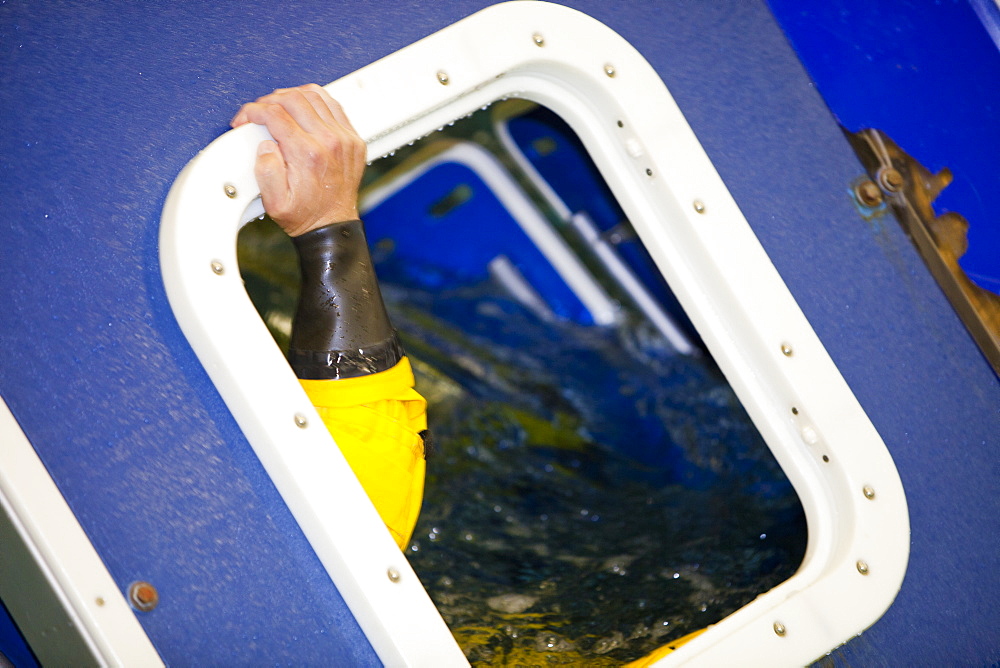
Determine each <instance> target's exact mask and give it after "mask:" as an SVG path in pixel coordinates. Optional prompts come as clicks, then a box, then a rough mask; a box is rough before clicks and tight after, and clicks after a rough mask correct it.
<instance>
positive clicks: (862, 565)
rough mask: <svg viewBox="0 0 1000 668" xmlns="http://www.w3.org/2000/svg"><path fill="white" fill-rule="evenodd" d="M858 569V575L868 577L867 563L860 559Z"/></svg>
mask: <svg viewBox="0 0 1000 668" xmlns="http://www.w3.org/2000/svg"><path fill="white" fill-rule="evenodd" d="M857 567H858V573H861V574H862V575H868V564H867V563H865V562H864V561H862V560H860V559H858V563H857Z"/></svg>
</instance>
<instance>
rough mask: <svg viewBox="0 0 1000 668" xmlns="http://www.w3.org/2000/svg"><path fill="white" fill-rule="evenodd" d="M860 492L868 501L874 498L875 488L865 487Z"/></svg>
mask: <svg viewBox="0 0 1000 668" xmlns="http://www.w3.org/2000/svg"><path fill="white" fill-rule="evenodd" d="M862 491H863V492H864V493H865V498H866V499H868V500H869V501H871V500H872V499H874V498H875V488H874V487H872V486H871V485H865V488H864V490H862Z"/></svg>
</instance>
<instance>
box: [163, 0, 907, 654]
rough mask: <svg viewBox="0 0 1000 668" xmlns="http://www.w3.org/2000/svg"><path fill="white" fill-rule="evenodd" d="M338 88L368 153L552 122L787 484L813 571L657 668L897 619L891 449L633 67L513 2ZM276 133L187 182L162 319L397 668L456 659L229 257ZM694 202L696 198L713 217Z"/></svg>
mask: <svg viewBox="0 0 1000 668" xmlns="http://www.w3.org/2000/svg"><path fill="white" fill-rule="evenodd" d="M535 35H539V36H541V38H542V46H539V45H538V44H537V43H536V40H535V39H534V36H535ZM608 72H610V73H613V76H612V75H611V74H608ZM439 73H444V74H446V75H447V82H448V83H447V84H442V83H440V78H441V77H439ZM401 84H405V87H406V90H405V94H400V86H401ZM328 89H329V91H330V92H331V93H332V94H333V96H334V97H336V98H337V99H338V100H339V101H340V102H341V103H342V104H343V106H344V108H345V109H346V111H347V113H348V115H349V116H350V117H351V119H352V121H353V123H354V125H355V127H356V128H357V129H358V131H359V132H360V134H361V135H362V136H363V137H365V138H367V140H368V144H369V156H373V157H377V156H379V155H382V154H387V153H389V152H390V151H392V150H394V149H396V148H398V147H400V146H403V145H405V144H407V143H408V142H410V141H413V140H415V139H417V138H420V137H422V136H424V135H426V134H429V133H431V132H433V131H434V130H435V129H437V128H439V127H443V126H445V125H446V124H447V123H448V122H449V121H451V120H453V119H455V118H458V117H461V116H463V115H465V114H467V113H470V112H471V111H473V110H475V109H477V108H480V107H482V106H486V105H488V104H490V103H491V102H493V101H495V100H497V99H502V98H504V97H507V96H519V97H523V98H526V99H530V100H533V101H535V102H538V103H540V104H544V105H546V106H548V107H549V108H550V109H552V110H553V111H555V112H556V113H558V114H560V115H561V116H562V117H563V119H565V120H566V121H567V122H568V123H569V124H570V126H571V127H573V129H574V131H575V132H576V133H577V135H578V136H579V137H580V138H581V139H582V141H583V142H584V144H585V145H586V147H587V149H588V150H589V151H590V154H591V156H592V157H593V158H594V159H595V162H596V163H597V165H598V167H599V168H600V169H601V172H602V174H603V175H604V177H605V179H606V180H607V181H608V183H609V185H610V186H611V189H612V191H613V192H614V193H615V195H616V197H617V198H618V200H619V202H620V203H621V204H622V207H623V208H624V210H625V212H626V214H627V215H628V217H629V219H630V220H631V221H632V223H633V226H634V227H635V229H636V231H637V232H638V234H639V235H640V236H641V238H642V239H643V241H644V243H645V245H646V247H647V249H648V250H649V251H650V253H651V254H652V256H653V257H654V259H655V260H656V262H657V264H658V266H659V267H660V269H661V271H662V272H663V274H664V276H665V278H666V279H667V281H668V283H669V284H670V286H671V288H672V289H673V291H674V293H675V294H676V296H677V297H678V299H679V300H680V302H681V304H682V305H683V306H684V308H685V309H686V311H687V312H688V314H689V316H690V317H691V319H692V321H693V323H694V324H695V326H696V327H697V328H698V331H699V333H700V334H701V336H702V338H703V340H704V342H705V343H706V345H707V346H708V348H709V350H710V352H711V353H712V355H713V357H714V358H715V360H716V361H717V362H718V364H719V365H720V367H721V368H722V369H723V371H724V372H725V373H726V375H727V378H728V379H729V382H730V383H731V385H732V386H733V388H734V390H735V391H736V393H737V395H738V396H739V397H740V399H741V401H742V402H743V404H744V406H745V407H746V409H747V411H748V413H749V414H750V416H751V418H752V419H753V420H754V423H755V424H756V426H757V428H758V430H759V431H760V432H761V434H762V436H763V437H764V439H765V440H766V441H767V443H768V445H769V447H770V448H771V450H772V452H773V453H774V455H775V457H776V458H777V460H778V462H779V463H780V464H781V466H782V468H783V469H784V471H785V473H786V474H787V475H788V477H789V479H790V480H791V482H792V483H793V485H794V486H795V489H796V491H797V493H798V495H799V498H800V500H801V501H802V504H803V507H804V509H805V513H806V517H807V521H808V525H809V542H808V547H807V550H806V556H805V560H804V561H803V563H802V566H801V568H800V569H799V571H798V572H797V573H796V574H795V575H794V576H793V577H792V578H790V579H789V580H787V581H786V582H784V583H783V584H781V585H779V586H778V587H776V588H774V589H773V590H771V591H770V592H767V593H766V594H764V595H762V596H760V597H758V598H757V599H756V600H754V601H753V602H752V603H750V604H748V605H747V606H745V607H744V608H742V609H740V610H739V611H737V612H736V613H734V614H732V615H730V616H729V617H727V618H726V619H724V620H722V621H721V622H719V623H718V624H716V625H715V626H713V627H712V628H711V629H710V630H709V631H707V632H706V633H704V634H702V635H701V636H699V637H698V638H696V639H694V640H693V641H691V642H690V643H688V644H687V645H685V646H683V647H682V648H681V649H680V650H678V651H677V652H674V653H673V654H671V655H669V656H667V657H665V658H664V659H663V660H662V661H661V662H660V663H659V665H662V666H674V665H682V664H684V665H687V664H690V665H741V666H747V665H761V666H781V665H802V664H805V663H809V662H811V661H813V660H814V659H816V658H817V657H819V656H821V655H822V654H823V653H824V652H827V651H830V650H832V649H833V648H835V647H836V646H838V645H840V644H842V643H844V642H846V641H847V640H849V639H850V638H852V637H853V636H854V635H856V634H858V633H860V632H862V631H863V630H864V629H865V628H867V627H868V626H870V625H871V624H873V623H874V622H875V621H876V620H877V619H878V618H879V617H880V616H881V615H882V614H883V613H884V611H885V610H886V609H887V608H888V607H889V605H890V604H891V603H892V601H893V599H894V597H895V595H896V593H897V592H898V590H899V587H900V585H901V582H902V579H903V576H904V574H905V571H906V563H907V559H908V556H909V519H908V514H907V508H906V500H905V497H904V493H903V488H902V484H901V482H900V479H899V475H898V473H897V471H896V468H895V466H894V464H893V462H892V459H891V457H890V455H889V452H888V450H887V449H886V447H885V444H884V443H883V441H882V440H881V438H880V437H879V435H878V433H877V432H876V431H875V429H874V427H873V425H872V424H871V422H870V420H869V419H868V417H867V416H866V415H865V413H864V410H863V409H862V407H861V406H860V404H859V403H858V401H857V399H856V398H855V397H854V395H853V394H852V392H851V390H850V388H849V387H848V386H847V384H846V382H845V381H844V379H843V377H842V376H841V375H840V373H839V372H838V370H837V368H836V366H835V365H834V363H833V361H832V360H831V359H830V357H829V355H828V354H827V352H826V351H825V349H824V348H823V345H822V343H821V342H820V341H819V339H818V337H817V336H816V334H815V332H814V331H813V330H812V328H811V327H810V326H809V323H808V322H807V321H806V319H805V317H804V315H803V314H802V312H801V310H800V309H799V308H798V306H797V304H796V303H795V300H794V298H793V297H792V295H791V293H790V292H789V291H788V289H787V287H786V286H785V285H784V283H783V282H782V280H781V278H780V276H779V275H778V273H777V271H776V270H775V269H774V267H773V265H772V264H771V262H770V260H769V259H768V257H767V254H766V253H765V252H764V250H763V248H762V247H761V245H760V243H759V242H758V240H757V239H756V237H755V236H754V234H753V231H752V230H751V228H750V225H749V224H748V223H747V221H746V219H745V218H744V217H743V215H742V213H741V212H740V210H739V208H738V207H737V205H736V203H735V202H734V201H733V199H732V197H731V195H730V194H729V192H728V190H727V189H726V187H725V184H724V183H723V182H722V180H721V179H720V178H719V176H718V174H717V173H716V171H715V169H714V168H713V166H712V164H711V162H710V160H709V159H708V157H707V155H706V154H705V152H704V151H703V149H702V148H701V146H700V145H699V143H698V141H697V138H696V137H695V135H694V133H693V132H692V131H691V128H690V127H689V126H688V124H687V123H686V122H685V120H684V118H683V116H682V114H681V112H680V110H679V109H678V108H677V106H676V104H675V103H674V101H673V99H672V98H671V96H670V94H669V92H668V91H667V89H666V87H665V86H664V84H663V82H662V81H661V80H660V78H659V77H658V76H657V74H656V72H655V71H654V70H653V68H652V67H651V66H650V65H649V64H648V63H647V62H646V61H645V60H644V59H643V58H642V56H641V55H640V54H639V53H638V52H636V51H635V50H634V49H633V48H632V47H631V46H630V45H629V44H628V43H627V42H626V41H625V40H623V39H622V38H621V37H619V36H618V35H617V34H615V33H614V32H613V31H611V30H610V29H608V28H607V27H605V26H603V25H602V24H600V23H598V22H597V21H594V20H593V19H591V18H589V17H587V16H585V15H583V14H581V13H579V12H577V11H575V10H572V9H568V8H565V7H562V6H559V5H554V4H548V3H545V2H540V1H538V2H511V3H505V4H500V5H496V6H493V7H490V8H488V9H486V10H483V11H482V12H480V13H477V14H474V15H472V16H470V17H469V18H467V19H464V20H463V21H460V22H458V23H456V24H455V25H453V26H450V27H449V28H447V29H445V30H443V31H441V32H439V33H436V34H434V35H432V36H430V37H428V38H426V39H424V40H421V41H420V42H417V43H415V44H413V45H411V46H409V47H407V48H405V49H402V50H401V51H399V52H397V53H395V54H393V55H391V56H389V57H387V58H385V59H383V60H381V61H378V62H376V63H373V64H372V65H370V66H368V67H365V68H362V69H361V70H358V71H356V72H354V73H352V74H350V75H348V76H346V77H344V78H342V79H340V80H338V81H336V82H334V83H332V84H330V85H329V86H328ZM619 120H621V121H622V125H623V127H621V128H619V127H618V126H617V121H619ZM265 137H266V133H265V132H264V130H263V129H262V128H259V127H256V126H246V127H243V128H239V129H237V130H234V131H231V132H228V133H226V134H225V135H223V136H222V137H220V138H219V139H218V140H216V141H215V142H213V143H212V144H211V145H210V146H209V147H208V148H206V149H205V150H204V151H203V152H202V153H201V154H199V156H197V158H196V159H194V160H193V161H192V162H191V163H190V164H189V165H188V166H187V167H186V168H185V169H184V171H183V172H182V173H181V175H180V176H179V177H178V179H177V181H176V182H175V184H174V187H173V189H172V190H171V192H170V196H169V197H168V200H167V204H166V206H165V208H164V213H163V220H162V227H161V237H160V242H161V263H162V271H163V278H164V283H165V285H166V289H167V294H168V296H169V299H170V303H171V305H172V306H173V308H174V312H175V314H176V316H177V319H178V321H179V323H180V325H181V327H182V329H183V330H184V332H185V334H186V335H187V337H188V340H189V341H190V342H191V345H192V347H193V348H194V350H195V352H196V353H197V354H198V356H199V358H200V359H201V361H202V363H203V364H204V365H205V368H206V369H207V371H208V373H209V374H210V375H211V377H212V379H213V380H214V381H215V383H216V386H217V387H218V388H219V391H220V393H221V394H222V396H223V398H224V399H225V401H226V403H227V404H228V406H229V407H230V409H231V410H232V412H233V414H234V416H235V417H236V419H237V421H238V422H239V424H240V425H241V427H242V428H243V431H244V433H245V434H246V436H247V438H248V439H249V441H250V443H251V444H252V445H253V447H254V450H255V451H256V452H257V454H258V456H259V457H260V459H261V462H262V463H263V465H264V466H265V468H266V469H267V471H268V472H269V474H270V475H271V477H272V479H273V480H274V482H275V485H276V486H277V488H278V490H279V491H280V492H281V494H282V496H283V498H284V499H285V501H286V503H287V504H288V506H289V508H290V509H291V511H292V513H293V514H294V516H295V517H296V519H297V520H298V522H299V524H300V526H301V527H302V529H303V531H304V532H305V535H306V536H307V537H308V538H309V540H310V541H311V543H312V545H313V548H314V549H315V551H316V553H317V554H318V555H319V558H320V559H321V561H322V562H323V564H324V565H325V566H326V568H327V571H328V572H329V574H330V576H331V578H332V579H333V581H334V582H335V583H336V584H337V587H338V588H339V589H340V591H341V593H342V594H343V596H344V598H345V600H346V601H347V603H348V605H349V606H350V608H351V610H352V612H353V613H354V614H355V616H356V617H357V619H358V621H359V623H360V624H361V626H362V628H363V629H364V630H365V632H366V634H367V635H368V637H369V639H370V641H371V642H372V644H373V646H374V647H375V650H376V652H378V654H379V656H380V657H381V658H382V659H383V661H385V662H386V663H388V664H392V665H399V664H407V665H450V664H461V663H464V658H463V657H462V656H461V653H460V651H459V650H458V648H457V646H455V643H454V640H453V639H452V638H451V637H450V635H448V633H447V628H446V627H445V626H444V624H443V622H441V620H440V617H439V616H438V614H437V613H436V611H434V609H433V606H432V605H431V603H430V600H429V599H428V598H427V596H426V593H425V592H424V591H423V589H422V587H420V584H419V582H417V581H416V578H415V576H414V574H413V572H412V570H410V568H409V566H408V565H407V564H406V560H405V559H404V558H403V557H402V555H401V554H400V553H399V551H398V550H397V549H396V548H395V547H394V545H393V544H392V542H391V540H390V539H389V537H388V534H387V533H386V532H385V531H384V530H382V529H381V525H380V523H379V521H378V518H377V515H376V514H375V512H374V509H373V508H372V507H371V505H370V504H369V503H368V501H367V499H366V498H365V497H364V494H363V491H362V490H361V488H360V486H359V485H358V484H357V482H356V480H355V479H354V477H353V475H351V473H350V470H349V468H348V467H347V465H346V463H345V462H344V461H343V458H342V457H340V455H339V453H338V452H337V451H336V448H334V447H332V442H331V439H330V437H329V435H328V434H326V432H325V430H324V429H322V428H321V427H320V425H321V423H320V421H319V418H318V416H317V415H316V414H315V412H314V411H313V409H312V407H311V406H309V404H308V400H307V399H306V397H305V395H304V393H303V392H302V391H301V389H300V388H299V385H298V383H297V382H296V380H295V378H294V376H293V374H292V373H291V371H290V370H289V368H288V365H287V364H286V363H285V361H284V359H283V357H282V355H281V354H280V352H279V351H278V349H277V347H276V346H275V344H274V343H273V341H272V340H271V337H270V336H269V334H268V333H267V330H266V328H265V327H264V325H263V323H262V322H261V321H260V318H259V317H258V316H257V314H256V312H255V311H254V309H253V306H252V305H251V303H250V300H249V299H248V297H247V296H246V293H245V291H244V290H243V286H242V282H241V281H240V278H239V273H238V270H237V266H236V251H235V247H236V243H235V240H236V234H237V231H238V229H239V227H240V225H241V223H243V222H244V221H245V219H246V212H248V211H250V212H254V211H257V212H259V210H260V205H259V202H258V203H254V201H255V198H257V195H258V190H257V187H256V184H255V181H254V179H253V173H252V166H253V161H254V156H255V150H256V146H257V144H258V142H259V141H261V140H262V139H263V138H265ZM647 170H648V172H647ZM226 184H231V185H233V186H235V188H236V190H237V195H236V197H234V198H232V199H230V198H228V197H227V196H226V195H225V194H224V192H223V187H224V186H225V185H226ZM696 200H698V201H700V202H703V203H704V206H703V207H701V206H700V207H699V208H700V209H701V212H698V211H696V209H695V207H694V205H693V203H694V202H695V201H696ZM213 261H217V262H220V263H221V264H222V266H223V267H224V273H223V274H222V275H216V274H214V273H213V272H212V270H211V268H210V267H211V263H212V262H213ZM783 347H786V348H787V349H788V350H789V351H791V352H792V354H791V355H790V356H786V355H785V354H783V353H782V348H783ZM247 360H253V362H254V363H253V364H252V365H250V364H247ZM792 407H795V408H796V410H797V411H798V412H797V414H793V413H792V410H791V409H792ZM295 413H302V414H303V415H306V416H308V418H309V422H310V427H309V428H307V429H298V428H297V427H295V426H294V421H293V417H292V416H293V415H294V414H295ZM824 455H826V456H827V458H828V459H829V461H828V462H826V461H824V460H823V456H824ZM865 486H871V487H872V488H873V489H874V490H875V497H874V499H872V500H869V499H868V498H866V497H865V495H864V494H863V492H862V490H863V488H864V487H865ZM330 509H349V512H340V513H332V512H330ZM859 561H864V562H865V563H866V564H867V567H868V569H867V572H868V574H867V575H862V574H861V573H860V572H859V570H858V568H857V564H858V562H859ZM390 566H391V567H395V568H396V569H397V570H399V571H400V572H401V573H402V574H403V577H402V578H401V580H400V582H399V583H398V584H393V583H391V582H390V581H389V580H388V578H387V577H386V575H385V573H386V569H387V568H388V567H390ZM775 624H780V625H782V627H783V628H784V629H785V633H784V635H778V634H776V633H775V631H774V625H775Z"/></svg>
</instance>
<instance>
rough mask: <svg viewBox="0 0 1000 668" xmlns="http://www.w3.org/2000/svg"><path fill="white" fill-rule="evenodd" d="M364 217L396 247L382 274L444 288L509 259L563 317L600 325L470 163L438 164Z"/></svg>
mask: <svg viewBox="0 0 1000 668" xmlns="http://www.w3.org/2000/svg"><path fill="white" fill-rule="evenodd" d="M363 215H364V217H365V221H366V228H367V231H368V237H369V243H371V244H372V245H373V246H374V247H375V248H376V249H378V248H380V247H381V248H386V247H391V248H392V251H391V252H389V253H384V252H383V253H376V261H377V262H378V263H379V274H380V276H386V277H388V274H387V273H383V272H391V274H392V275H397V276H399V277H400V278H401V279H402V280H404V281H406V282H407V283H413V282H416V283H417V284H419V285H421V286H422V287H427V288H434V289H441V288H444V287H448V286H449V285H455V284H458V283H471V282H476V281H482V280H486V279H487V278H488V277H489V271H488V269H487V265H488V264H489V262H490V261H491V260H493V259H494V258H495V257H497V256H498V255H504V256H506V257H507V258H508V259H509V260H510V261H511V263H513V265H514V266H515V267H517V269H518V270H519V271H520V273H521V274H522V276H524V278H525V280H526V281H527V282H528V283H529V284H530V285H531V286H532V287H533V288H534V289H535V291H536V292H537V293H538V294H539V296H540V297H542V299H543V300H544V301H545V302H546V303H547V304H548V306H549V308H551V309H552V312H553V313H555V314H556V315H557V316H559V317H561V318H565V319H568V320H573V321H575V322H578V323H580V324H583V325H589V324H593V322H594V319H593V317H592V316H591V314H590V312H589V311H588V310H587V308H586V307H585V306H584V305H583V303H582V302H581V301H580V299H579V298H578V297H577V296H576V294H575V293H574V292H573V291H572V290H571V289H570V287H569V286H568V285H566V282H565V281H563V279H562V278H561V277H560V276H559V274H558V273H557V272H556V270H555V268H554V267H553V266H552V265H551V264H550V263H549V261H548V260H547V259H546V258H545V256H544V255H542V253H541V252H540V251H539V250H538V248H537V247H536V246H535V244H534V243H533V242H532V241H531V239H530V238H529V237H528V235H527V234H526V233H525V232H524V230H523V229H522V228H521V227H520V225H518V222H517V221H516V220H515V219H514V218H513V217H512V216H511V214H510V213H509V212H508V211H507V209H506V208H504V206H503V204H502V203H501V202H500V200H499V199H497V195H496V194H495V193H494V192H493V191H492V190H491V189H490V187H489V186H488V185H486V183H485V182H484V181H483V180H482V179H481V178H480V177H479V175H477V174H476V173H475V172H474V171H473V170H472V169H470V168H469V167H467V166H465V165H461V164H458V163H454V162H446V163H442V164H440V165H436V166H434V167H432V168H431V169H429V170H428V171H427V172H425V173H424V174H422V175H420V176H419V177H418V178H416V179H414V180H413V182H411V183H409V184H407V185H406V186H404V187H403V188H401V189H400V190H399V191H398V192H396V193H395V194H393V195H392V196H391V197H389V198H387V199H386V200H384V201H383V202H380V203H379V205H378V206H376V207H374V208H373V209H371V210H369V211H365V212H363ZM470 220H473V221H475V224H469V221H470ZM386 242H388V244H387V243H386ZM454 249H461V252H460V253H458V252H454Z"/></svg>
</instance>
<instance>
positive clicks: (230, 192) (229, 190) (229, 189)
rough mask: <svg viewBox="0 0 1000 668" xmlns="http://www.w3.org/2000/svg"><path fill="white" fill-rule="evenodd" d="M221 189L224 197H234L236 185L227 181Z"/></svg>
mask: <svg viewBox="0 0 1000 668" xmlns="http://www.w3.org/2000/svg"><path fill="white" fill-rule="evenodd" d="M222 189H223V190H224V191H225V193H226V197H228V198H229V199H236V186H234V185H233V184H232V183H227V184H226V185H225V186H223V187H222Z"/></svg>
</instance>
